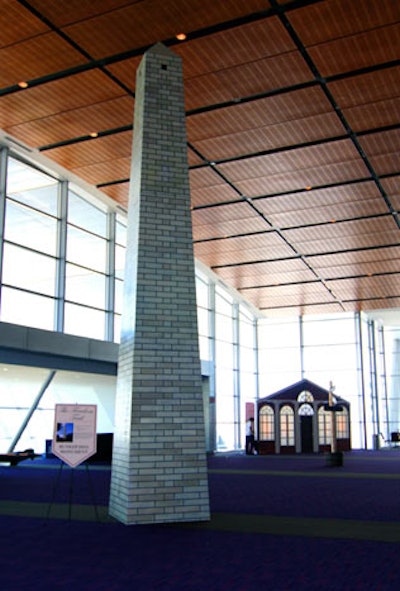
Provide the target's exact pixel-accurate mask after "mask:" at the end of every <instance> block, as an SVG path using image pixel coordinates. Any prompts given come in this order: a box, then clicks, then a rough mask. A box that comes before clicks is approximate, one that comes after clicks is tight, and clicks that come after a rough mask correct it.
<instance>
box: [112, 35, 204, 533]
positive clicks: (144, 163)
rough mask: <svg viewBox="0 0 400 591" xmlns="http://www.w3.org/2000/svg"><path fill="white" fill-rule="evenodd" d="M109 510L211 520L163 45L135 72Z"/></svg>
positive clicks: (190, 279)
mask: <svg viewBox="0 0 400 591" xmlns="http://www.w3.org/2000/svg"><path fill="white" fill-rule="evenodd" d="M109 511H110V515H112V516H113V517H115V518H116V519H118V520H119V521H121V522H122V523H125V524H134V523H165V522H180V521H206V520H208V519H209V518H210V514H209V496H208V479H207V464H206V452H205V439H204V411H203V397H202V386H201V369H200V360H199V352H198V334H197V309H196V291H195V271H194V258H193V243H192V227H191V215H190V191H189V175H188V165H187V144H186V130H185V114H184V97H183V81H182V64H181V60H180V58H179V57H178V56H176V55H174V54H173V53H172V52H171V51H170V50H169V49H167V48H166V47H164V46H163V45H161V44H158V45H155V46H154V47H152V48H151V49H150V50H149V51H148V52H146V54H145V55H144V57H143V60H142V62H141V64H140V66H139V69H138V73H137V78H136V98H135V118H134V140H133V156H132V169H131V188H130V202H129V212H128V244H127V255H126V269H125V281H124V307H123V318H122V331H121V344H120V354H119V365H118V378H117V395H116V414H115V432H114V449H113V460H112V476H111V490H110V506H109Z"/></svg>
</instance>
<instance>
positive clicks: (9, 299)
mask: <svg viewBox="0 0 400 591" xmlns="http://www.w3.org/2000/svg"><path fill="white" fill-rule="evenodd" d="M57 208H58V181H57V180H56V179H54V178H52V177H51V176H49V175H47V174H44V173H43V172H40V171H38V170H36V169H35V168H33V167H31V166H29V165H27V164H24V163H23V162H20V161H19V160H17V159H15V158H9V159H8V169H7V181H6V202H5V225H4V244H3V273H2V284H3V287H2V298H1V311H0V318H1V320H2V321H3V322H10V323H15V324H27V325H28V326H34V327H36V328H44V329H47V330H52V329H54V310H55V306H54V303H55V298H56V273H57V259H56V255H57V236H58V233H57V231H58V219H57ZM32 310H35V313H34V314H33V313H32Z"/></svg>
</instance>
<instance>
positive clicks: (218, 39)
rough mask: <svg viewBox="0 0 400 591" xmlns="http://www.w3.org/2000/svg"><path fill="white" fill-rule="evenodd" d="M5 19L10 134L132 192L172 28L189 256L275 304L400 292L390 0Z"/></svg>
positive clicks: (397, 16) (33, 7) (110, 5)
mask: <svg viewBox="0 0 400 591" xmlns="http://www.w3.org/2000/svg"><path fill="white" fill-rule="evenodd" d="M0 28H1V30H2V36H1V39H0V60H1V64H2V68H1V71H0V127H1V128H2V129H3V131H4V132H5V133H6V134H7V135H9V136H11V137H13V138H15V139H16V140H17V141H19V142H23V143H24V144H25V145H27V146H29V147H31V148H33V149H36V150H37V151H39V152H42V153H43V154H45V155H46V156H47V157H48V158H50V159H52V160H54V161H55V162H57V163H58V164H60V165H62V166H63V167H65V168H67V169H69V170H70V171H71V172H73V173H74V174H75V175H77V176H78V177H81V178H82V179H83V180H84V181H86V182H87V183H90V184H92V185H94V186H95V187H97V188H98V189H99V190H101V191H103V192H104V193H105V194H106V195H107V196H108V197H111V198H112V199H114V200H115V201H116V202H118V203H119V204H120V205H121V206H123V207H125V208H126V207H127V201H128V193H129V175H130V159H131V145H132V135H133V130H132V121H133V110H134V99H135V74H136V69H137V67H138V64H139V63H140V60H141V57H142V55H143V53H144V51H145V50H146V49H148V48H149V47H150V46H151V45H153V44H154V43H157V42H162V43H164V44H165V45H166V46H167V47H169V48H170V49H171V50H172V51H174V52H175V53H177V54H178V55H179V56H181V58H182V61H183V71H184V82H185V101H186V102H185V108H186V121H187V133H188V162H189V168H190V182H191V198H192V219H193V240H194V250H195V255H196V257H197V258H198V259H199V260H200V261H202V262H203V263H204V264H206V265H208V266H209V267H211V269H213V271H214V272H215V273H217V275H219V276H220V277H221V279H222V280H223V281H225V282H226V283H227V284H228V285H230V286H232V287H234V288H236V289H237V290H238V291H239V292H240V293H241V294H242V295H243V296H244V297H245V298H246V299H248V300H249V301H250V302H252V303H253V304H254V305H255V306H257V307H258V308H259V309H260V310H261V311H262V312H263V313H264V314H265V315H267V316H269V315H287V314H313V313H316V314H318V313H331V312H349V311H359V310H364V311H368V310H377V309H396V308H400V263H399V261H400V214H399V209H400V156H399V152H400V2H398V0H357V1H354V2H350V1H349V0H270V1H269V2H268V1H266V0H246V2H243V0H224V2H215V0H191V1H190V2H188V1H187V0H169V1H168V2H165V0H140V1H139V0H132V1H129V0H99V1H98V2H82V0H69V1H68V2H54V1H52V0H7V1H2V2H1V11H0ZM182 32H184V33H185V34H186V35H187V38H186V40H185V41H183V42H179V41H178V40H177V39H176V37H175V35H177V34H178V33H182ZM21 81H26V82H27V83H28V87H27V88H26V89H21V88H20V87H19V86H18V84H19V83H20V82H21ZM93 133H96V134H98V135H97V137H95V138H93V137H91V135H90V134H93Z"/></svg>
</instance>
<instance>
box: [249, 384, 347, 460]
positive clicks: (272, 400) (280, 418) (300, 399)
mask: <svg viewBox="0 0 400 591" xmlns="http://www.w3.org/2000/svg"><path fill="white" fill-rule="evenodd" d="M257 421H258V424H257V427H258V429H257V433H258V453H259V454H261V455H265V454H284V453H286V454H294V453H321V452H333V451H339V452H342V451H349V450H350V448H351V445H350V403H349V402H347V401H346V400H344V399H343V398H340V397H339V396H334V395H333V388H331V389H330V390H326V389H324V388H321V386H318V385H317V384H314V383H313V382H311V381H310V380H306V379H304V380H301V381H300V382H296V383H295V384H292V385H291V386H288V387H287V388H284V389H283V390H279V391H278V392H276V393H275V394H271V395H269V396H266V397H265V398H261V399H260V400H259V401H258V405H257Z"/></svg>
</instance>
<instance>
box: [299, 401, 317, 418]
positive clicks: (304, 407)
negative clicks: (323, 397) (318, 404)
mask: <svg viewBox="0 0 400 591" xmlns="http://www.w3.org/2000/svg"><path fill="white" fill-rule="evenodd" d="M313 414H314V409H313V407H312V406H311V404H308V402H305V403H304V404H301V405H300V408H299V415H300V416H302V417H305V416H306V417H312V416H313Z"/></svg>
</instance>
